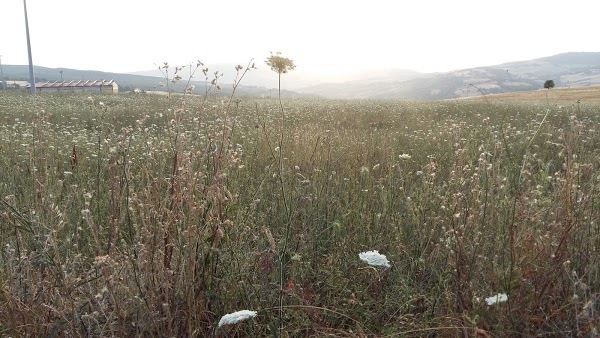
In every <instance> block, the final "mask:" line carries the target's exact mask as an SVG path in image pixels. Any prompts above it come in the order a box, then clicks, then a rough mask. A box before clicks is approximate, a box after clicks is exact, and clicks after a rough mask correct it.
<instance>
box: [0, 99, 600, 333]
mask: <svg viewBox="0 0 600 338" xmlns="http://www.w3.org/2000/svg"><path fill="white" fill-rule="evenodd" d="M283 107H284V110H283V113H282V110H281V107H280V105H279V101H276V100H270V99H255V98H239V99H238V98H233V99H223V98H218V97H213V96H210V95H209V96H206V97H198V96H178V97H172V98H167V97H163V96H154V95H133V94H132V95H118V96H94V97H92V98H90V99H88V98H86V97H85V96H81V95H39V96H37V97H31V96H28V95H26V94H19V93H9V94H4V93H0V140H1V142H0V198H1V202H0V246H1V256H0V286H1V288H0V333H1V335H3V336H35V337H42V336H48V337H51V336H84V337H85V336H112V335H115V336H139V337H146V336H163V337H171V336H176V337H207V336H217V337H236V336H239V337H242V336H333V337H361V336H369V337H375V336H376V337H397V336H476V335H478V336H482V337H487V336H498V337H500V336H509V335H527V336H534V335H542V336H544V335H546V336H593V335H594V334H597V332H598V329H599V326H600V317H599V316H598V310H600V309H599V308H600V293H599V292H600V270H599V268H600V262H599V260H600V257H599V255H598V250H599V249H600V225H599V224H598V221H599V219H598V217H599V212H600V195H599V188H600V175H599V171H598V169H599V166H600V148H599V147H598V144H600V131H599V130H598V125H599V122H600V115H599V114H598V113H599V108H598V107H595V106H587V105H585V104H580V105H576V106H575V105H574V106H570V107H566V108H565V107H562V108H560V109H559V108H558V107H556V106H551V105H548V106H545V105H525V104H524V105H520V104H515V103H512V104H502V103H490V102H487V103H486V102H469V101H454V102H452V101H449V102H427V103H418V102H402V101H330V100H323V101H319V100H286V101H283ZM370 250H378V251H379V253H381V254H384V255H385V256H386V257H387V259H388V260H389V262H390V265H391V266H390V267H389V268H387V267H379V266H369V265H367V263H365V262H363V261H361V260H360V259H359V257H358V254H359V253H361V252H365V251H370ZM498 293H504V294H506V295H507V297H508V298H507V300H506V301H504V302H497V303H495V304H489V303H488V302H486V301H485V298H488V297H490V296H494V295H496V294H498ZM491 303H493V302H491ZM238 310H251V311H257V314H258V315H257V316H256V317H255V318H252V319H249V320H246V321H243V322H240V323H238V324H235V325H223V326H221V327H220V328H218V327H217V325H218V323H219V320H220V318H221V317H222V316H223V315H225V314H227V313H231V312H235V311H238Z"/></svg>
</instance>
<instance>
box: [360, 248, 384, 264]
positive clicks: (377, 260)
mask: <svg viewBox="0 0 600 338" xmlns="http://www.w3.org/2000/svg"><path fill="white" fill-rule="evenodd" d="M358 258H360V259H361V260H363V261H365V262H367V264H369V265H372V266H385V267H386V268H389V267H390V262H389V261H388V260H387V258H386V257H385V255H382V254H380V253H379V252H378V251H377V250H373V251H366V252H361V253H359V254H358Z"/></svg>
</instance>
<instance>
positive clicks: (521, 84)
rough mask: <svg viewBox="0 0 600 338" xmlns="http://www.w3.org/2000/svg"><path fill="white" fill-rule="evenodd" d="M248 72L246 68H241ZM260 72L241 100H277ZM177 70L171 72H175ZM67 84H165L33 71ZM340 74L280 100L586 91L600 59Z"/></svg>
mask: <svg viewBox="0 0 600 338" xmlns="http://www.w3.org/2000/svg"><path fill="white" fill-rule="evenodd" d="M207 66H208V68H209V70H208V78H206V77H205V76H204V74H203V73H202V71H201V69H197V70H196V73H195V74H194V78H193V80H194V81H195V82H193V84H194V85H195V86H196V90H195V92H196V93H203V90H204V88H205V84H206V80H208V81H210V80H211V79H212V77H213V74H214V72H215V71H218V72H219V74H222V76H221V77H220V78H219V83H220V84H221V87H222V88H223V90H222V91H221V92H220V94H221V95H229V94H230V93H231V83H233V81H234V79H235V76H236V72H235V66H236V65H235V64H233V63H221V64H216V65H207ZM242 66H246V64H242ZM3 67H4V76H5V78H6V79H9V80H27V79H28V78H29V73H28V68H27V66H11V65H4V66H3ZM256 67H257V68H258V69H252V70H251V71H249V72H248V73H247V74H246V75H245V77H244V79H243V80H242V82H241V85H240V87H239V88H238V91H237V95H240V96H246V95H248V96H249V95H252V96H275V95H276V93H277V85H278V84H277V74H275V73H274V72H273V71H272V70H271V69H269V67H268V66H266V65H265V64H264V62H262V61H261V62H257V63H256ZM171 69H173V68H171ZM61 70H62V71H63V74H62V75H63V79H64V80H65V81H66V80H81V79H84V80H96V79H98V80H101V79H104V80H110V79H113V80H115V81H116V82H117V83H118V84H119V90H120V91H121V92H123V91H129V90H133V89H134V88H140V89H142V90H161V89H163V90H164V88H161V87H157V86H158V85H159V83H161V82H162V83H164V82H165V79H164V78H163V76H162V74H161V73H160V71H159V70H158V69H155V70H148V71H141V72H133V73H131V74H122V73H107V72H100V71H92V70H76V69H68V68H45V67H39V66H36V67H35V71H36V79H37V81H59V80H60V71H61ZM330 71H331V72H333V71H337V72H338V73H329V74H319V73H312V74H311V73H309V72H308V71H307V70H305V69H302V67H300V66H298V67H297V69H295V70H294V71H292V72H290V73H288V74H286V75H285V76H284V77H283V78H282V88H284V89H285V90H283V91H282V95H283V96H286V97H296V96H305V97H306V96H309V97H313V96H319V97H326V98H336V99H355V98H358V99H366V98H375V99H421V100H444V99H453V98H460V97H471V96H478V95H481V93H482V92H483V93H484V94H486V95H487V94H495V93H506V92H520V91H531V90H536V89H539V88H542V87H543V84H544V82H545V81H546V80H554V83H555V84H556V87H568V86H570V87H582V86H583V87H587V86H598V85H600V53H590V52H586V53H583V52H581V53H579V52H578V53H564V54H558V55H554V56H549V57H544V58H539V59H534V60H527V61H517V62H508V63H503V64H500V65H495V66H487V67H477V68H470V69H462V70H456V71H451V72H446V73H430V74H423V73H419V72H415V71H411V70H405V69H375V70H366V71H349V72H345V73H340V70H335V69H331V70H330ZM182 76H183V78H184V79H186V78H187V77H189V68H186V69H184V70H183V71H182ZM186 82H187V81H181V82H179V83H178V84H176V85H175V87H174V90H175V91H179V92H181V91H183V90H184V86H185V84H186Z"/></svg>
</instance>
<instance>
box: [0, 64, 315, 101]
mask: <svg viewBox="0 0 600 338" xmlns="http://www.w3.org/2000/svg"><path fill="white" fill-rule="evenodd" d="M2 69H3V72H4V79H5V81H6V82H7V83H10V81H11V80H15V81H29V66H26V65H2ZM34 69H35V80H36V82H46V81H51V82H54V81H60V80H61V73H60V71H62V79H63V80H64V81H79V80H115V81H116V82H117V84H118V85H119V91H120V92H126V91H132V90H133V89H135V88H139V89H141V90H147V91H154V90H166V89H165V87H163V86H160V84H161V83H162V84H164V83H165V82H166V81H165V78H164V77H162V76H145V75H135V74H123V73H109V72H101V71H96V70H78V69H69V68H47V67H41V66H35V68H34ZM156 72H157V73H158V75H160V72H159V71H158V70H157V71H156ZM198 73H199V74H200V75H202V77H200V75H198V74H196V75H197V76H195V79H197V80H198V79H201V80H204V74H202V72H201V71H199V72H198ZM152 74H156V73H152ZM271 76H272V77H273V75H272V74H271ZM220 80H221V82H220V83H221V87H222V90H221V91H220V92H219V94H220V95H230V94H231V83H232V81H231V80H230V81H229V82H225V80H224V78H221V79H220ZM244 83H245V81H244ZM186 84H187V79H185V77H184V80H182V81H180V82H178V83H176V84H172V83H170V86H171V87H172V90H173V91H176V92H183V91H184V89H185V86H186ZM192 84H193V85H195V86H196V89H195V90H194V92H195V93H197V94H202V93H203V92H204V90H205V88H206V82H205V81H194V82H192ZM236 93H237V95H241V96H274V95H276V91H274V90H273V89H269V88H265V87H259V86H250V85H246V86H244V85H243V84H242V85H240V86H239V88H238V89H237V92H236ZM281 94H282V96H285V97H298V96H311V95H310V94H298V93H296V92H293V91H289V90H282V91H281Z"/></svg>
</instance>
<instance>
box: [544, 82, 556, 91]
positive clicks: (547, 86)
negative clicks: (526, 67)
mask: <svg viewBox="0 0 600 338" xmlns="http://www.w3.org/2000/svg"><path fill="white" fill-rule="evenodd" d="M544 88H545V89H550V88H554V80H546V82H544Z"/></svg>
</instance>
